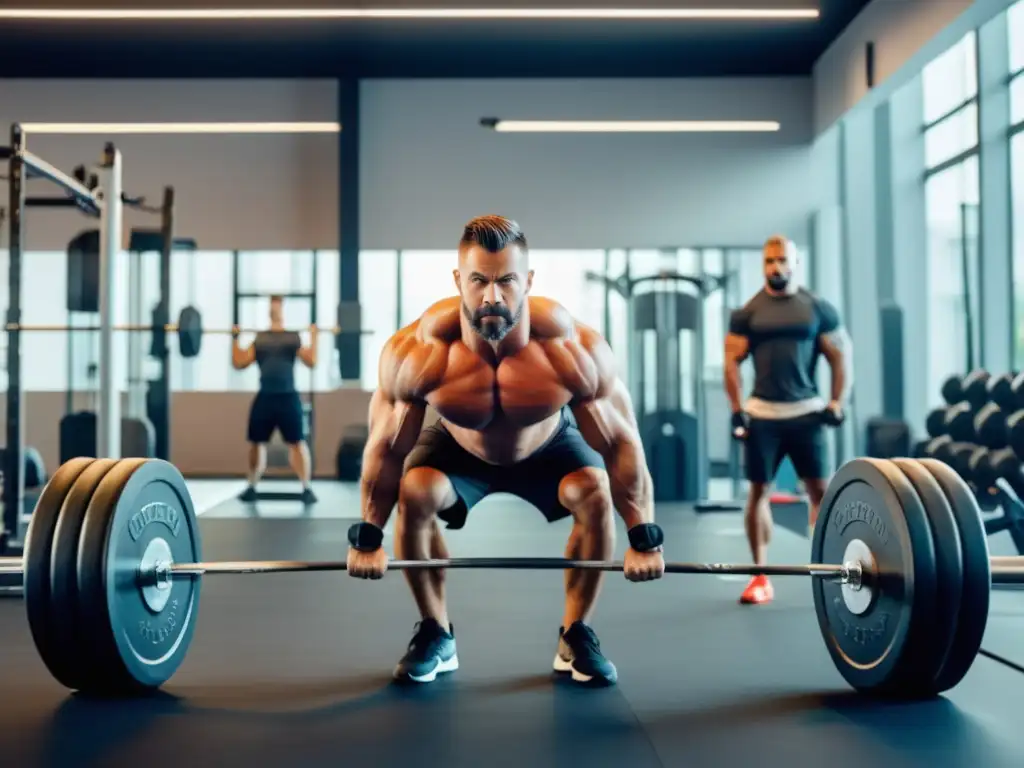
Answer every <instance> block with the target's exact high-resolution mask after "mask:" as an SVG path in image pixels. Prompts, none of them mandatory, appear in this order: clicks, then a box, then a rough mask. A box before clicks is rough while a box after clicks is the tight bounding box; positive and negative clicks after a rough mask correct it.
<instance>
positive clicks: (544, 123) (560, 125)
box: [480, 117, 781, 133]
mask: <svg viewBox="0 0 1024 768" xmlns="http://www.w3.org/2000/svg"><path fill="white" fill-rule="evenodd" d="M480 124H481V125H483V126H484V127H486V128H493V129H494V130H495V131H499V132H501V133H774V132H775V131H778V130H779V129H780V128H781V125H780V124H779V123H778V122H776V121H774V120H499V119H498V118H496V117H485V118H483V119H482V120H481V121H480Z"/></svg>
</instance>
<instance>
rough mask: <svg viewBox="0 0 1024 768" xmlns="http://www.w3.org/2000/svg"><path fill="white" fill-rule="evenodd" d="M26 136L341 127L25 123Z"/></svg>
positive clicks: (332, 126)
mask: <svg viewBox="0 0 1024 768" xmlns="http://www.w3.org/2000/svg"><path fill="white" fill-rule="evenodd" d="M21 128H22V130H24V131H25V132H26V133H30V134H32V133H55V134H61V135H68V134H81V135H95V134H102V135H114V134H143V133H149V134H157V133H163V134H181V133H338V132H339V131H340V130H341V124H340V123H21Z"/></svg>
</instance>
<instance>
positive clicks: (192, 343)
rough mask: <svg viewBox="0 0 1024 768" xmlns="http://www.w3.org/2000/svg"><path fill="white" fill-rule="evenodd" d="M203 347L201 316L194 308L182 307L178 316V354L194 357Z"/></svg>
mask: <svg viewBox="0 0 1024 768" xmlns="http://www.w3.org/2000/svg"><path fill="white" fill-rule="evenodd" d="M202 346H203V316H202V314H200V312H199V310H198V309H196V308H195V307H191V306H190V307H183V308H182V310H181V313H180V314H179V315H178V353H179V354H180V355H181V356H182V357H196V356H197V355H198V354H199V350H200V349H202Z"/></svg>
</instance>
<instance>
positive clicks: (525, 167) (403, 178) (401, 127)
mask: <svg viewBox="0 0 1024 768" xmlns="http://www.w3.org/2000/svg"><path fill="white" fill-rule="evenodd" d="M361 95H362V110H363V112H362V124H361V131H362V133H361V137H360V139H361V142H362V156H361V168H360V177H361V184H362V189H361V193H362V199H361V206H362V209H361V211H362V220H361V227H362V229H361V232H360V236H361V238H362V246H363V247H364V248H368V249H374V248H421V249H429V248H445V249H448V248H452V247H454V245H455V243H456V241H457V240H458V236H459V233H460V229H461V225H462V224H463V223H464V222H465V221H466V220H468V219H470V218H471V217H473V216H475V215H477V214H481V213H502V214H505V215H509V216H513V217H515V218H517V219H518V220H519V222H520V223H521V224H522V225H523V227H524V228H525V230H526V232H527V234H528V236H529V237H530V238H531V243H532V245H534V246H535V247H538V248H611V247H635V248H643V247H653V248H657V247H661V246H689V245H716V244H746V243H759V242H762V241H763V240H764V238H765V237H766V236H767V235H768V234H771V233H772V232H775V231H780V230H781V231H785V232H788V233H790V234H791V236H792V237H793V238H794V239H796V240H797V241H798V242H800V243H801V244H803V243H805V242H806V239H807V219H808V215H809V213H810V210H811V208H812V207H813V205H814V201H813V197H812V195H811V194H810V190H809V189H808V186H807V183H806V180H807V177H808V174H809V173H810V155H809V144H810V142H811V138H812V90H811V82H810V80H809V79H749V80H743V79H713V80H702V79H690V80H673V79H664V80H499V81H480V80H445V81H434V80H415V81H414V80H380V81H367V82H364V83H363V85H362V91H361ZM481 117H504V118H516V119H535V120H553V119H567V120H571V119H590V120H602V119H607V120H622V119H654V120H656V119H681V120H687V119H694V120H696V119H743V120H779V121H780V122H781V124H782V130H781V131H780V132H779V133H776V134H718V135H698V134H590V135H587V134H504V133H495V132H493V131H491V130H488V129H485V128H482V127H481V126H480V124H479V121H480V118H481Z"/></svg>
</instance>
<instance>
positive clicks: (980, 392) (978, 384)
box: [960, 369, 992, 410]
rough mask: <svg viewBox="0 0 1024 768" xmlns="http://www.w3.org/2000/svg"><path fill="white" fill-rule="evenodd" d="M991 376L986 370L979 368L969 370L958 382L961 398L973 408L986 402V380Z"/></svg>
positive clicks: (979, 406)
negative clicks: (961, 391) (961, 393)
mask: <svg viewBox="0 0 1024 768" xmlns="http://www.w3.org/2000/svg"><path fill="white" fill-rule="evenodd" d="M991 378H992V375H991V374H990V373H989V372H988V371H986V370H984V369H979V370H976V371H971V372H970V373H969V374H967V375H966V376H964V378H963V381H961V382H960V388H961V389H962V390H963V400H966V401H967V402H968V403H970V404H971V405H972V406H974V409H975V410H977V409H979V408H981V407H982V406H983V405H985V403H987V402H988V397H989V395H988V382H989V379H991Z"/></svg>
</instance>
